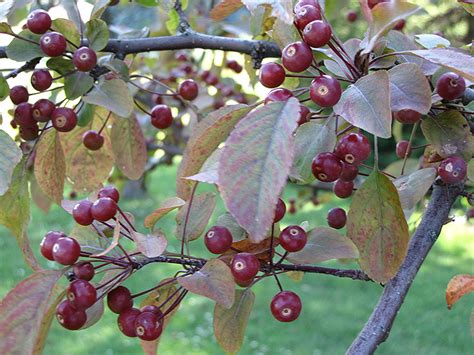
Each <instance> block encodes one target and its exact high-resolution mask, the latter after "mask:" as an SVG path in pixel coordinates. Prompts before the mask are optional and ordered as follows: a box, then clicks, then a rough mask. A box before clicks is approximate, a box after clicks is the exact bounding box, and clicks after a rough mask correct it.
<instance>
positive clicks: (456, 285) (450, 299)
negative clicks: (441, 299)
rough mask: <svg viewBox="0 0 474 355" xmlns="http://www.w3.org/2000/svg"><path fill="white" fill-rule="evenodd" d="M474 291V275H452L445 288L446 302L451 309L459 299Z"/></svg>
mask: <svg viewBox="0 0 474 355" xmlns="http://www.w3.org/2000/svg"><path fill="white" fill-rule="evenodd" d="M470 292H474V276H472V275H467V274H462V275H456V276H454V277H453V278H452V279H451V280H450V281H449V283H448V287H447V288H446V304H447V305H448V308H449V309H451V308H452V307H453V306H454V304H455V303H456V302H457V301H459V299H460V298H461V297H462V296H464V295H466V294H468V293H470Z"/></svg>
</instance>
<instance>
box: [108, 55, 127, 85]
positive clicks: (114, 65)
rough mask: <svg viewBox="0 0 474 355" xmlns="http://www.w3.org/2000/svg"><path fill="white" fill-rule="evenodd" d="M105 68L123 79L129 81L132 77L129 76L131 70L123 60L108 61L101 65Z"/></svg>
mask: <svg viewBox="0 0 474 355" xmlns="http://www.w3.org/2000/svg"><path fill="white" fill-rule="evenodd" d="M101 64H102V65H103V66H104V67H106V68H107V69H110V70H111V71H113V72H114V73H116V74H118V75H120V77H121V79H123V80H125V81H128V80H129V78H130V76H129V69H128V66H127V64H125V62H124V61H123V60H120V59H117V58H113V59H111V60H109V61H106V62H104V63H101Z"/></svg>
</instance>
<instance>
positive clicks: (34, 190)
mask: <svg viewBox="0 0 474 355" xmlns="http://www.w3.org/2000/svg"><path fill="white" fill-rule="evenodd" d="M29 180H30V191H31V199H32V200H33V202H34V203H35V204H36V206H38V207H39V208H40V209H41V210H42V211H43V212H44V213H48V212H49V209H50V208H51V200H50V199H49V198H48V196H46V194H45V193H44V192H43V190H41V187H39V185H38V182H37V181H36V178H35V174H34V171H33V172H31V173H30V176H29Z"/></svg>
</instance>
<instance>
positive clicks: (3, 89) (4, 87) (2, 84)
mask: <svg viewBox="0 0 474 355" xmlns="http://www.w3.org/2000/svg"><path fill="white" fill-rule="evenodd" d="M9 94H10V87H9V86H8V82H7V80H6V79H5V78H4V77H3V75H2V73H0V101H3V100H5V99H6V98H7V97H8V95H9Z"/></svg>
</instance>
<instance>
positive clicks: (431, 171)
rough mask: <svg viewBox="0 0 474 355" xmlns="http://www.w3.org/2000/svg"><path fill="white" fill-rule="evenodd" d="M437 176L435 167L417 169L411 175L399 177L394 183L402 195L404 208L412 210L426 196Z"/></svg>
mask: <svg viewBox="0 0 474 355" xmlns="http://www.w3.org/2000/svg"><path fill="white" fill-rule="evenodd" d="M435 178H436V169H435V168H426V169H421V170H417V171H415V172H413V173H411V174H410V175H405V176H402V177H399V178H398V179H396V180H395V181H393V184H394V185H395V187H396V188H397V191H398V195H399V196H400V204H401V206H402V208H403V210H410V209H412V208H414V207H415V206H416V204H417V203H418V202H419V201H420V200H421V199H422V198H423V196H425V194H426V193H427V192H428V190H429V189H430V187H431V185H432V184H433V182H434V180H435Z"/></svg>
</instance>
